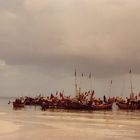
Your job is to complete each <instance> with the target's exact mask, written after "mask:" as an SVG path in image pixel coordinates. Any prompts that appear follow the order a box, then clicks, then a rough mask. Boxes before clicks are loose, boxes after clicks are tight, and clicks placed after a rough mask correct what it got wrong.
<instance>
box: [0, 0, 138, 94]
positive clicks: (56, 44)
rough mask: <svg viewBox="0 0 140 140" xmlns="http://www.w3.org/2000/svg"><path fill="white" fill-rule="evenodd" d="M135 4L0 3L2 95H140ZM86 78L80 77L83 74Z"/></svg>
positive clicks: (113, 0)
mask: <svg viewBox="0 0 140 140" xmlns="http://www.w3.org/2000/svg"><path fill="white" fill-rule="evenodd" d="M139 7H140V2H139V1H137V0H133V1H131V0H123V1H122V0H94V1H92V0H76V1H75V0H59V1H58V0H42V1H39V0H12V1H11V0H6V1H5V0H0V89H1V93H0V96H21V95H36V94H38V93H43V94H45V95H48V94H50V93H51V92H53V93H55V92H56V91H57V90H58V91H62V90H64V91H66V94H68V95H69V94H71V95H74V70H75V68H76V69H77V76H78V84H79V87H82V89H83V90H88V89H89V88H90V86H89V85H90V84H89V79H88V74H89V73H90V72H91V73H92V77H93V81H92V88H93V89H95V92H96V93H97V94H96V95H97V96H102V95H103V94H108V93H109V88H110V80H112V81H113V84H112V96H113V95H128V94H129V87H130V86H129V74H128V73H129V70H130V68H131V69H132V73H133V85H134V92H135V93H138V92H140V89H139V80H140V71H139V69H140V65H139V63H140V47H139V46H140V39H139V36H140V26H139V25H140V14H139V13H140V9H139ZM82 73H84V75H85V74H86V77H84V78H81V74H82Z"/></svg>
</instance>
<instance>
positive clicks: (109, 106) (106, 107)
mask: <svg viewBox="0 0 140 140" xmlns="http://www.w3.org/2000/svg"><path fill="white" fill-rule="evenodd" d="M92 107H93V110H111V109H112V104H100V105H93V106H92Z"/></svg>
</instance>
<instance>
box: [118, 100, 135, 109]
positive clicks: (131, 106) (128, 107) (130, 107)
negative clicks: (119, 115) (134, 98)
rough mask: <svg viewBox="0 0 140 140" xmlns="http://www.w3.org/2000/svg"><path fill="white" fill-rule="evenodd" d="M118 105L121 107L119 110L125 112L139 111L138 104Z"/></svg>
mask: <svg viewBox="0 0 140 140" xmlns="http://www.w3.org/2000/svg"><path fill="white" fill-rule="evenodd" d="M116 105H117V106H118V107H119V109H124V110H129V109H131V110H135V109H137V104H133V105H132V104H127V103H119V102H117V103H116Z"/></svg>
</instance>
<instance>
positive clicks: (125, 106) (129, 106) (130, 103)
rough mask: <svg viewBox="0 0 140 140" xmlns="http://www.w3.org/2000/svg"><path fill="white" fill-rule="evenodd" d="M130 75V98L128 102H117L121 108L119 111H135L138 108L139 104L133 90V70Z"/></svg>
mask: <svg viewBox="0 0 140 140" xmlns="http://www.w3.org/2000/svg"><path fill="white" fill-rule="evenodd" d="M129 74H130V86H131V88H130V89H131V93H130V98H127V102H125V101H124V102H119V101H118V102H117V103H116V105H117V106H118V107H119V109H125V110H129V109H131V110H135V109H137V108H138V105H137V102H136V101H135V97H134V92H133V88H132V72H131V69H130V71H129Z"/></svg>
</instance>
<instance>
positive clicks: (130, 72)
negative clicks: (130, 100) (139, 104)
mask: <svg viewBox="0 0 140 140" xmlns="http://www.w3.org/2000/svg"><path fill="white" fill-rule="evenodd" d="M129 74H130V86H131V87H130V89H131V93H133V87H132V71H131V69H130V71H129Z"/></svg>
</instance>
